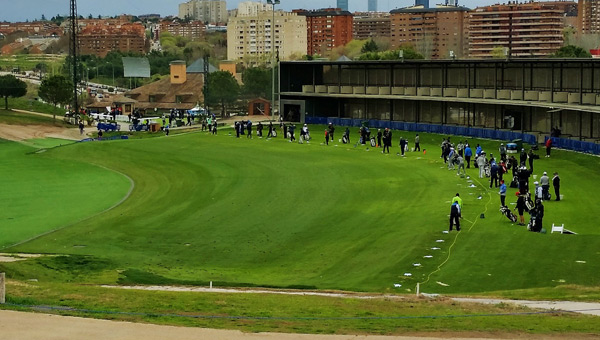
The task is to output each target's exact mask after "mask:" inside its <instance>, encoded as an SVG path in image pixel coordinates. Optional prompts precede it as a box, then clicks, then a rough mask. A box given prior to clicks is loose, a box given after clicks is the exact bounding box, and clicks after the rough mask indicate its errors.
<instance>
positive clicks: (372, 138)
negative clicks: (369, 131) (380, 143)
mask: <svg viewBox="0 0 600 340" xmlns="http://www.w3.org/2000/svg"><path fill="white" fill-rule="evenodd" d="M376 146H377V142H376V141H375V137H371V147H376Z"/></svg>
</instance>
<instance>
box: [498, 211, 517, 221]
mask: <svg viewBox="0 0 600 340" xmlns="http://www.w3.org/2000/svg"><path fill="white" fill-rule="evenodd" d="M500 212H501V213H502V214H503V215H504V216H506V218H508V219H509V220H510V221H511V222H513V223H514V222H517V215H515V214H514V213H513V212H512V211H511V210H510V209H509V208H508V207H502V208H500Z"/></svg>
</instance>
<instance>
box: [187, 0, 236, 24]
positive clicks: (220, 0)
mask: <svg viewBox="0 0 600 340" xmlns="http://www.w3.org/2000/svg"><path fill="white" fill-rule="evenodd" d="M179 18H181V19H185V18H190V19H192V20H200V21H203V22H207V23H209V24H217V23H221V24H222V23H225V22H227V2H225V0H190V1H188V2H186V3H182V4H179Z"/></svg>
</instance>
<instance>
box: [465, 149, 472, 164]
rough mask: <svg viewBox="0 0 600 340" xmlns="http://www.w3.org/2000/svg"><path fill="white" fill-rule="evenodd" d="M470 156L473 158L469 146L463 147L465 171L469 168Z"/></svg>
mask: <svg viewBox="0 0 600 340" xmlns="http://www.w3.org/2000/svg"><path fill="white" fill-rule="evenodd" d="M471 156H473V150H471V147H470V146H469V144H467V145H466V146H465V161H467V169H470V168H471Z"/></svg>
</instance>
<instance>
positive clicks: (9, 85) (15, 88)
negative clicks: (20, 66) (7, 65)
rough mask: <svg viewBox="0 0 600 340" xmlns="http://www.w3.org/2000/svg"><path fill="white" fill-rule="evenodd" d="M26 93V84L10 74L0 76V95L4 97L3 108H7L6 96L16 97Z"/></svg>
mask: <svg viewBox="0 0 600 340" xmlns="http://www.w3.org/2000/svg"><path fill="white" fill-rule="evenodd" d="M26 94H27V84H26V83H25V82H24V81H22V80H20V79H17V77H15V76H13V75H12V74H8V75H5V76H0V97H4V108H5V109H6V110H8V97H12V98H18V97H23V96H24V95H26Z"/></svg>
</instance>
